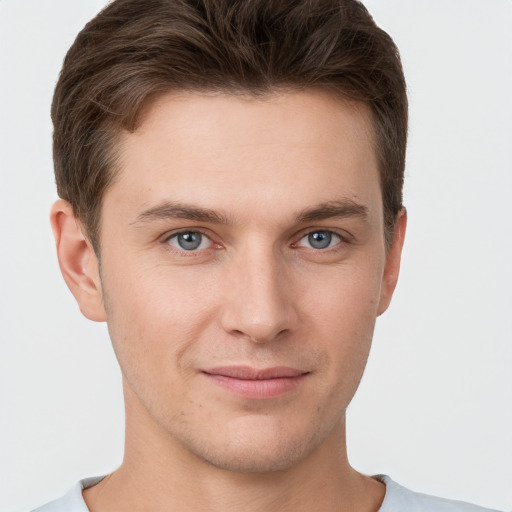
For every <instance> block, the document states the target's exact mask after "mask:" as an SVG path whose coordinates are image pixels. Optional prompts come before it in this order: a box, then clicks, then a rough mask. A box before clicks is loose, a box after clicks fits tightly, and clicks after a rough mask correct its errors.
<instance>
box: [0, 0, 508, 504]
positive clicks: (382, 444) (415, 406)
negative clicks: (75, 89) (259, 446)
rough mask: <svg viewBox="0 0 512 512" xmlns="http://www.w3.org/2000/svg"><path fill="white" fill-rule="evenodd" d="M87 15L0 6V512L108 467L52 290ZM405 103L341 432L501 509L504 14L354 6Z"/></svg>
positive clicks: (102, 422)
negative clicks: (392, 236) (390, 250)
mask: <svg viewBox="0 0 512 512" xmlns="http://www.w3.org/2000/svg"><path fill="white" fill-rule="evenodd" d="M103 4H104V2H103V1H101V0H80V1H79V0H75V1H72V0H44V1H42V0H0V102H1V107H0V209H1V212H0V223H1V224H0V234H1V250H0V287H1V293H0V339H1V344H0V389H1V396H0V432H1V437H0V472H1V474H0V486H1V488H0V509H1V510H5V511H12V512H17V511H19V512H21V511H23V510H26V509H29V508H30V507H33V506H35V505H37V504H41V503H42V502H45V501H47V500H49V499H51V498H53V497H56V496H57V495H60V494H62V493H63V492H64V491H65V490H66V489H67V488H68V487H69V486H71V485H72V483H73V482H74V481H76V480H77V479H79V478H82V477H85V476H88V475H96V474H102V473H104V472H107V471H111V470H113V469H114V468H115V467H116V466H117V465H118V464H119V463H120V461H121V457H122V445H123V409H122V396H121V386H120V374H119V370H118V369H117V366H116V362H115V358H114V356H113V352H112V350H111V348H110V343H109V340H108V336H107V332H106V327H105V326H104V325H101V324H94V323H92V322H89V321H87V320H86V319H84V318H83V317H82V316H81V315H80V313H79V311H78V308H77V307H76V305H75V303H74V300H73V299H72V296H71V294H70V293H69V292H68V290H67V288H66V287H65V285H64V282H63V281H62V279H61V277H60V273H59V270H58V267H57V262H56V258H55V255H54V249H53V241H52V237H51V232H50V227H49V224H48V210H49V207H50V204H51V203H52V201H53V200H54V199H55V198H56V194H55V190H54V185H53V176H52V161H51V147H50V146H51V142H50V139H51V125H50V120H49V108H50V101H51V96H52V90H53V87H54V84H55V81H56V78H57V74H58V71H59V69H60V65H61V62H62V59H63V57H64V54H65V51H66V50H67V48H68V47H69V45H70V44H71V42H72V40H73V39H74V37H75V35H76V33H77V32H78V30H79V29H80V28H81V27H82V26H83V24H84V23H85V22H86V21H87V20H88V19H89V18H90V17H92V15H93V14H94V13H95V12H96V11H97V10H99V8H100V7H101V6H102V5H103ZM366 4H367V5H368V7H369V8H370V10H371V11H372V12H373V14H374V16H375V18H376V20H377V22H378V23H379V24H381V25H382V26H383V28H385V29H386V30H388V31H389V32H390V33H391V35H392V36H393V37H394V39H395V41H396V42H397V44H398V46H399V47H400V49H401V52H402V58H403V61H404V65H405V70H406V74H407V78H408V83H409V90H410V102H411V129H410V146H409V157H408V165H407V185H406V189H405V200H406V205H407V207H408V210H409V230H408V237H407V240H406V245H405V249H404V261H403V267H402V275H401V280H400V283H399V286H398V289H397V292H396V296H395V299H394V302H393V304H392V306H391V309H390V310H389V311H388V312H387V313H386V314H385V315H384V317H382V318H381V319H380V320H379V322H378V326H377V331H376V335H375V342H374V347H373V350H372V354H371V356H370V362H369V365H368V368H367V372H366V375H365V377H364V379H363V382H362V385H361V388H360V390H359V392H358V395H357V396H356V399H355V400H354V402H353V404H352V405H351V407H350V410H349V413H348V434H349V455H350V458H351V461H352V463H353V465H354V466H355V467H356V468H358V469H360V470H361V471H363V472H366V473H368V474H374V473H380V472H384V473H388V474H389V475H391V476H392V477H393V478H394V479H396V480H398V481H399V482H400V483H402V484H403V485H406V486H409V487H411V488H414V489H417V490H422V491H423V492H427V493H432V494H438V495H444V496H447V497H453V498H458V499H463V500H466V501H473V502H477V503H480V504H484V505H487V506H491V507H496V508H499V509H506V510H510V509H512V462H511V461H512V440H511V436H512V434H511V433H512V375H511V367H512V342H511V333H512V320H511V318H512V298H511V285H512V276H511V270H510V267H511V261H512V230H511V222H512V206H511V202H512V200H511V192H512V164H511V150H510V149H511V145H512V130H511V125H510V123H511V119H512V102H511V100H510V94H511V92H512V70H511V63H512V52H511V48H512V35H511V34H512V32H511V26H512V2H511V1H510V0H487V1H485V2H484V1H470V0H429V1H427V0H424V1H414V0H371V1H370V0H368V1H367V2H366Z"/></svg>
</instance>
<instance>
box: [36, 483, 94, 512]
mask: <svg viewBox="0 0 512 512" xmlns="http://www.w3.org/2000/svg"><path fill="white" fill-rule="evenodd" d="M102 479H103V477H102V476H99V477H93V478H85V479H84V480H80V482H78V483H76V484H75V485H74V486H73V487H72V488H71V489H70V490H69V492H68V493H67V494H65V495H64V496H62V497H61V498H59V499H57V500H54V501H51V502H50V503H47V504H46V505H43V506H42V507H39V508H36V509H34V510H32V512H89V509H88V508H87V505H86V504H85V501H84V498H83V496H82V491H83V490H84V489H87V487H91V486H92V485H95V484H97V483H98V482H99V481H100V480H102Z"/></svg>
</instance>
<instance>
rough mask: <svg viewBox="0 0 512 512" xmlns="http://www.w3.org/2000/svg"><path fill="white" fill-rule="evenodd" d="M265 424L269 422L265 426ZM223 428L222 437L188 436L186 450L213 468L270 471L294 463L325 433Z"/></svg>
mask: <svg viewBox="0 0 512 512" xmlns="http://www.w3.org/2000/svg"><path fill="white" fill-rule="evenodd" d="M267 427H268V425H267ZM289 427H290V428H289V429H288V430H287V429H283V428H281V429H272V428H267V429H265V428H258V429H246V430H242V429H238V430H236V431H234V432H233V431H231V432H229V430H228V429H226V430H225V431H224V432H223V434H224V435H223V436H222V438H219V437H218V436H216V437H217V438H216V439H215V438H210V439H208V440H206V439H204V438H203V439H202V440H198V439H188V442H186V443H184V444H185V445H186V446H187V448H188V450H189V451H190V452H192V453H193V454H194V455H195V456H196V457H198V458H199V459H201V460H202V461H204V462H206V463H208V464H210V465H212V466H215V467H216V468H219V469H222V470H225V471H231V472H237V473H271V472H276V471H284V470H287V469H290V468H291V467H293V466H296V465H297V464H299V463H300V462H301V461H303V460H304V459H306V458H307V457H308V456H309V455H310V454H311V453H312V452H314V451H315V450H316V449H317V448H318V447H319V445H321V444H322V442H323V441H324V440H325V438H326V437H327V435H328V432H321V431H319V430H318V429H314V430H311V431H310V432H302V433H300V432H297V430H294V429H293V427H294V425H289Z"/></svg>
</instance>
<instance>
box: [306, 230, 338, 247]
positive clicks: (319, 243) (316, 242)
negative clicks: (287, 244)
mask: <svg viewBox="0 0 512 512" xmlns="http://www.w3.org/2000/svg"><path fill="white" fill-rule="evenodd" d="M331 240H332V234H331V233H330V232H329V231H315V232H314V233H310V234H309V235H308V242H309V245H311V247H314V248H315V249H325V248H327V247H329V245H330V244H331Z"/></svg>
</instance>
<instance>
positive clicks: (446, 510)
mask: <svg viewBox="0 0 512 512" xmlns="http://www.w3.org/2000/svg"><path fill="white" fill-rule="evenodd" d="M375 478H376V479H377V480H379V481H381V482H382V483H384V484H385V485H386V496H385V497H384V501H383V502H382V505H381V508H380V509H379V511H378V512H498V511H497V510H491V509H487V508H483V507H479V506H477V505H472V504H470V503H465V502H463V501H454V500H447V499H444V498H437V497H435V496H429V495H427V494H421V493H418V492H414V491H411V490H409V489H406V488H405V487H402V486H401V485H399V484H397V483H396V482H394V481H393V480H391V478H389V477H388V476H386V475H377V476H376V477H375Z"/></svg>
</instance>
